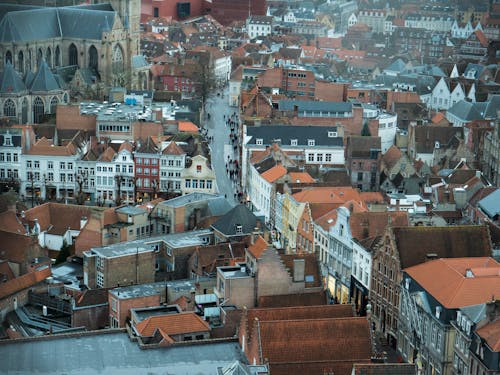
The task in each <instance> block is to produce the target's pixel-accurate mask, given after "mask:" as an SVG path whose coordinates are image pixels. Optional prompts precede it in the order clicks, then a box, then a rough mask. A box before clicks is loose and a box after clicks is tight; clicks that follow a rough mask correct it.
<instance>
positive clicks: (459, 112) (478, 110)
mask: <svg viewBox="0 0 500 375" xmlns="http://www.w3.org/2000/svg"><path fill="white" fill-rule="evenodd" d="M485 107H486V105H485V104H484V103H472V102H469V101H467V100H461V101H459V102H457V103H455V104H454V105H453V106H452V107H451V108H450V109H448V112H449V113H451V114H452V115H454V116H455V117H457V118H459V119H460V120H462V121H464V122H469V121H474V120H482V119H483V118H484V115H483V113H484V109H485Z"/></svg>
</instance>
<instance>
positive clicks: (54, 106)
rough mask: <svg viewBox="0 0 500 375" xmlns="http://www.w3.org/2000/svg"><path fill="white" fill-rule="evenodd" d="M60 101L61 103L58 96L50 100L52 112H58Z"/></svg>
mask: <svg viewBox="0 0 500 375" xmlns="http://www.w3.org/2000/svg"><path fill="white" fill-rule="evenodd" d="M58 103H59V100H58V99H57V97H56V96H54V97H52V99H51V101H50V113H56V109H57V104H58Z"/></svg>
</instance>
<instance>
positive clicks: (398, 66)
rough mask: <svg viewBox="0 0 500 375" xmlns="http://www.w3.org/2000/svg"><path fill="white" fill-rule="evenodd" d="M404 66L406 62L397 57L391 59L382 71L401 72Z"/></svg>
mask: <svg viewBox="0 0 500 375" xmlns="http://www.w3.org/2000/svg"><path fill="white" fill-rule="evenodd" d="M405 67H406V63H405V62H404V61H403V60H401V59H397V60H395V61H393V62H392V64H391V65H389V66H388V67H387V68H385V69H384V71H390V72H398V73H402V72H403V70H404V69H405Z"/></svg>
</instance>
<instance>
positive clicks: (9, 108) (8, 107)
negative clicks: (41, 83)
mask: <svg viewBox="0 0 500 375" xmlns="http://www.w3.org/2000/svg"><path fill="white" fill-rule="evenodd" d="M3 114H4V116H7V117H16V105H15V103H14V102H13V101H12V99H7V100H6V101H5V103H4V104H3Z"/></svg>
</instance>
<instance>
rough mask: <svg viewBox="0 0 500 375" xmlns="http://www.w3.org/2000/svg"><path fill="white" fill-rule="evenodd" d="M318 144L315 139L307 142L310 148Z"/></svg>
mask: <svg viewBox="0 0 500 375" xmlns="http://www.w3.org/2000/svg"><path fill="white" fill-rule="evenodd" d="M315 144H316V142H315V141H314V139H308V140H307V145H308V146H314V145H315Z"/></svg>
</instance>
